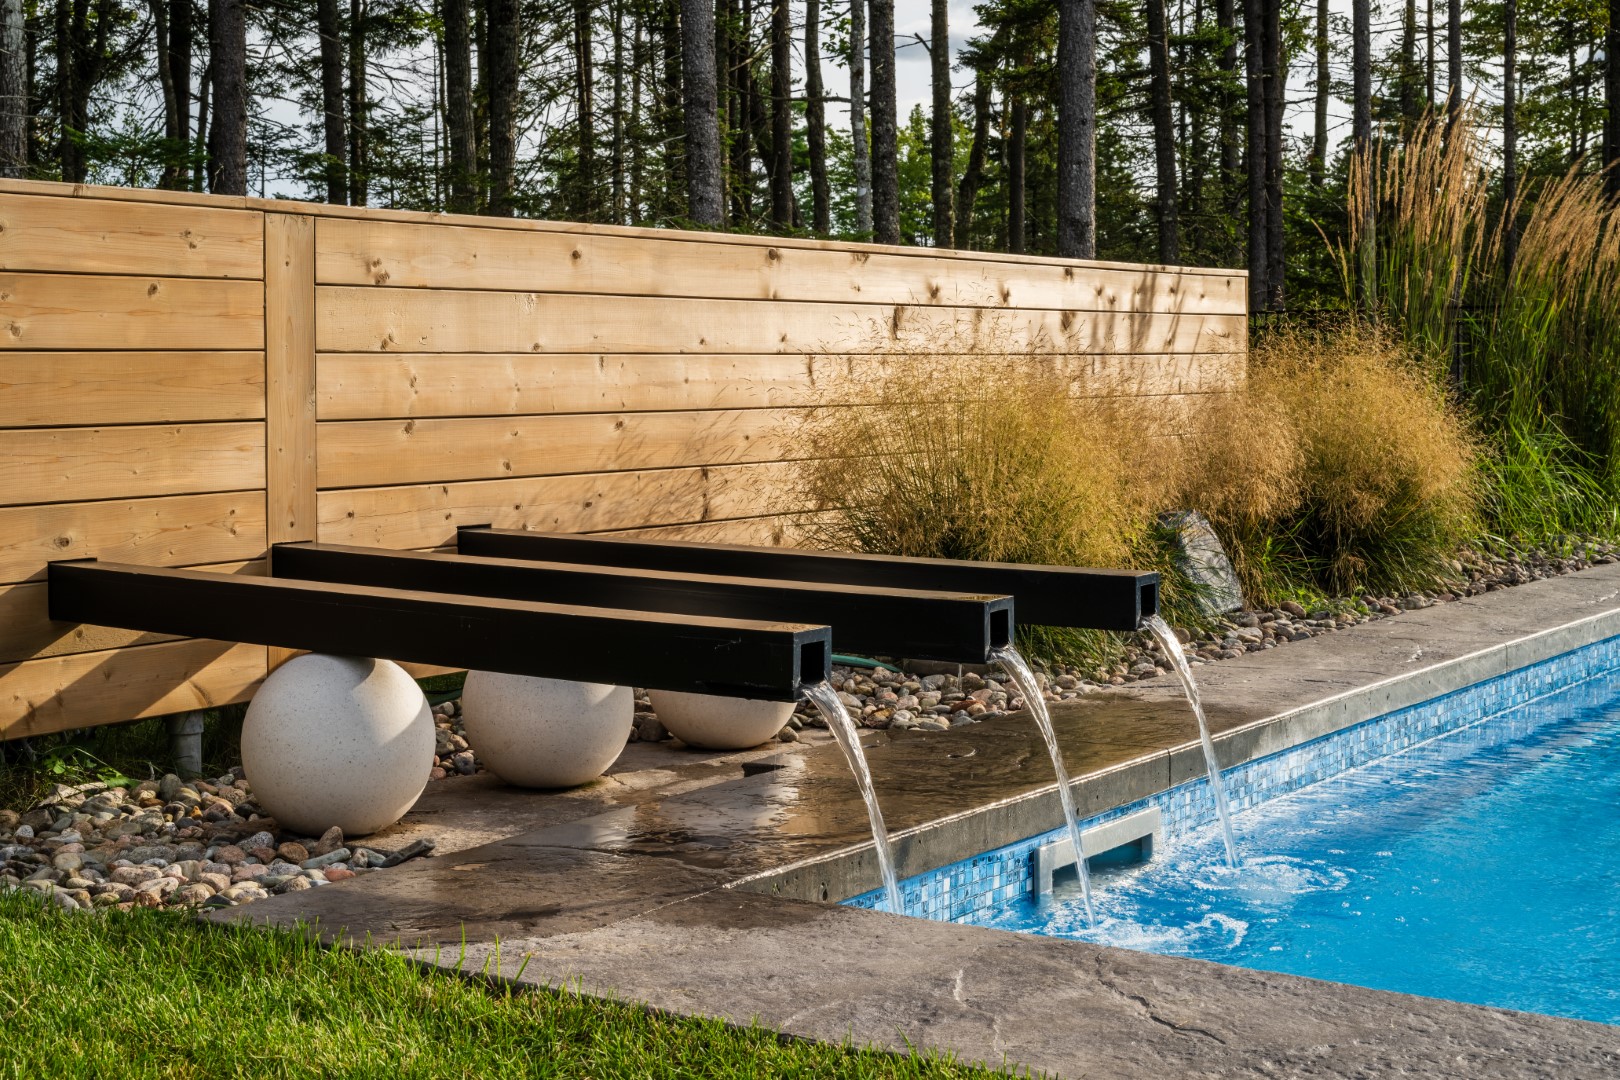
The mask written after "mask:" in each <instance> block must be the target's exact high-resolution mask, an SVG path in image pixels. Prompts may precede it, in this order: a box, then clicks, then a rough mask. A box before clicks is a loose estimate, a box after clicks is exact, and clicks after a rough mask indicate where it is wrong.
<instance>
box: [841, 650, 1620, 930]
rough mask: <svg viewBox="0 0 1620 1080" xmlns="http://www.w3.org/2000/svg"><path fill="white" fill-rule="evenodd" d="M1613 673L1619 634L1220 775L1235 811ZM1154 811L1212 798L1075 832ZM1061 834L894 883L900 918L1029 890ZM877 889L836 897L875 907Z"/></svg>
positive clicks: (976, 907) (1205, 809)
mask: <svg viewBox="0 0 1620 1080" xmlns="http://www.w3.org/2000/svg"><path fill="white" fill-rule="evenodd" d="M1616 669H1620V637H1613V638H1608V639H1606V640H1604V641H1599V642H1595V643H1594V644H1591V645H1588V646H1585V647H1584V648H1580V649H1576V650H1575V651H1573V652H1568V653H1564V654H1563V655H1561V656H1555V657H1552V658H1551V659H1548V660H1544V661H1542V662H1540V663H1537V664H1532V665H1530V666H1529V667H1525V668H1520V669H1519V670H1517V671H1511V672H1508V673H1507V674H1506V675H1500V676H1497V677H1496V678H1493V679H1488V680H1486V681H1485V682H1481V683H1475V684H1474V685H1472V686H1466V687H1464V688H1462V689H1461V690H1457V691H1455V692H1453V693H1450V694H1445V695H1443V696H1441V697H1437V698H1433V699H1431V700H1429V701H1425V702H1421V703H1420V704H1417V705H1412V706H1409V707H1407V708H1404V709H1398V710H1396V711H1394V712H1391V713H1386V714H1385V715H1383V716H1379V717H1374V718H1373V719H1371V720H1367V721H1365V722H1363V723H1360V724H1357V725H1355V726H1354V727H1349V728H1345V729H1344V730H1342V731H1336V732H1333V733H1332V734H1329V735H1324V736H1323V737H1321V738H1319V739H1314V740H1312V741H1311V742H1307V743H1301V744H1300V745H1299V746H1295V747H1291V748H1289V749H1287V750H1282V751H1279V752H1278V753H1275V754H1271V755H1269V756H1267V757H1263V758H1256V759H1255V760H1253V761H1249V762H1245V763H1244V764H1242V765H1237V766H1234V767H1233V768H1231V769H1228V770H1226V771H1225V772H1224V773H1222V774H1221V775H1222V777H1223V778H1224V779H1225V781H1226V793H1227V799H1228V801H1229V802H1230V803H1231V806H1232V809H1233V810H1234V811H1242V810H1248V809H1251V808H1252V807H1254V806H1257V805H1259V804H1260V803H1262V802H1265V801H1266V800H1268V799H1274V798H1276V797H1277V796H1279V795H1285V794H1287V793H1289V792H1291V791H1297V790H1299V789H1300V788H1302V787H1306V786H1308V785H1310V784H1314V783H1317V782H1319V781H1321V780H1325V779H1327V778H1328V777H1331V776H1337V775H1338V774H1339V773H1342V772H1344V771H1345V770H1347V769H1353V768H1356V767H1358V766H1361V765H1365V764H1367V763H1368V762H1370V761H1376V760H1377V759H1379V758H1382V757H1388V756H1389V755H1390V754H1395V753H1399V752H1400V751H1402V750H1405V749H1407V748H1409V747H1412V746H1416V745H1417V744H1418V743H1421V742H1425V741H1427V740H1429V739H1433V738H1436V737H1437V736H1440V735H1444V734H1448V733H1450V732H1455V731H1458V730H1460V729H1462V728H1465V727H1468V726H1470V725H1473V724H1478V723H1479V722H1480V721H1482V720H1487V719H1490V718H1491V717H1493V716H1497V715H1500V714H1501V713H1504V712H1507V711H1509V710H1511V709H1515V708H1517V707H1519V706H1521V705H1525V704H1527V703H1529V702H1531V701H1534V700H1535V699H1537V698H1539V697H1544V696H1546V695H1547V694H1550V693H1553V692H1555V691H1558V690H1562V689H1564V688H1566V687H1569V686H1573V685H1575V684H1576V683H1579V682H1584V681H1585V680H1587V679H1591V678H1595V677H1597V676H1599V675H1603V674H1607V673H1609V672H1612V671H1615V670H1616ZM1148 807H1158V809H1159V813H1160V815H1161V818H1162V823H1163V827H1164V835H1165V839H1166V840H1170V841H1173V840H1174V839H1175V838H1176V837H1177V836H1178V835H1179V834H1182V833H1185V832H1188V831H1190V830H1193V829H1199V828H1202V827H1204V826H1207V825H1210V824H1211V823H1213V822H1214V820H1215V798H1214V795H1213V793H1212V792H1211V790H1210V786H1209V782H1208V780H1206V779H1205V778H1203V777H1199V778H1198V779H1195V780H1191V781H1188V782H1187V783H1185V784H1178V785H1177V786H1175V787H1173V788H1169V789H1167V790H1165V791H1161V792H1159V793H1158V794H1156V795H1151V796H1149V797H1148V798H1145V799H1141V800H1139V801H1137V802H1134V803H1130V804H1128V805H1126V806H1119V807H1115V808H1114V809H1112V810H1107V811H1104V812H1102V813H1100V814H1097V815H1095V816H1093V817H1089V818H1086V819H1084V820H1083V821H1081V823H1080V827H1081V828H1082V829H1089V828H1091V827H1093V826H1095V825H1101V824H1104V823H1105V822H1108V821H1112V820H1114V819H1115V818H1119V817H1124V816H1126V815H1127V814H1134V813H1136V812H1138V811H1140V810H1144V809H1147V808H1148ZM1064 835H1066V833H1065V830H1064V829H1062V828H1061V827H1059V828H1056V829H1053V830H1051V831H1050V832H1046V833H1042V834H1041V835H1039V836H1032V837H1029V838H1027V839H1025V840H1020V841H1018V842H1017V843H1013V844H1008V845H1006V846H1005V847H1001V848H997V849H996V850H994V851H987V852H985V853H984V854H982V855H976V856H974V857H973V858H971V859H966V860H963V861H962V862H959V863H955V864H953V865H951V866H944V867H940V868H939V869H938V870H931V871H929V872H928V873H926V874H919V875H917V876H916V877H913V878H908V879H907V880H905V881H904V882H902V883H901V899H902V901H903V902H904V904H905V907H906V914H908V915H914V916H917V917H920V918H925V919H935V920H938V921H942V922H966V921H971V920H972V919H974V918H975V917H976V916H977V915H978V914H979V913H981V912H984V911H987V910H988V909H990V908H993V907H996V906H997V905H1000V904H1003V903H1006V902H1007V901H1009V900H1012V899H1014V898H1016V897H1018V896H1023V895H1026V894H1028V893H1029V891H1030V890H1031V889H1032V888H1033V887H1034V876H1033V867H1032V862H1033V855H1034V852H1035V849H1036V848H1039V847H1041V846H1042V845H1045V844H1049V843H1051V842H1053V841H1054V840H1057V839H1060V838H1061V837H1062V836H1064ZM881 899H882V890H881V889H878V890H874V891H872V892H869V893H863V894H862V895H860V896H856V897H852V898H850V899H848V900H845V901H844V903H846V904H850V905H852V906H854V907H877V906H878V905H879V903H880V902H881Z"/></svg>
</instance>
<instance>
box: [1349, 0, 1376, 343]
mask: <svg viewBox="0 0 1620 1080" xmlns="http://www.w3.org/2000/svg"><path fill="white" fill-rule="evenodd" d="M1350 19H1351V29H1352V33H1351V58H1350V69H1351V83H1352V91H1351V123H1350V129H1351V133H1352V138H1353V147H1354V153H1355V156H1356V159H1357V160H1359V161H1361V162H1363V163H1364V164H1365V166H1366V167H1367V168H1369V169H1370V168H1371V167H1372V165H1371V161H1370V158H1371V156H1372V152H1373V141H1372V3H1371V0H1351V5H1350ZM1360 213H1361V220H1360V221H1358V222H1355V223H1354V225H1353V227H1354V229H1355V233H1356V297H1357V299H1358V300H1359V301H1360V304H1361V309H1362V311H1363V312H1371V311H1372V309H1373V306H1374V304H1375V303H1376V294H1375V292H1374V284H1375V279H1376V275H1377V271H1378V267H1377V252H1378V249H1377V240H1376V238H1375V237H1374V236H1373V229H1374V227H1375V226H1376V221H1375V219H1374V213H1373V204H1372V200H1371V199H1366V200H1363V205H1362V207H1361V210H1360Z"/></svg>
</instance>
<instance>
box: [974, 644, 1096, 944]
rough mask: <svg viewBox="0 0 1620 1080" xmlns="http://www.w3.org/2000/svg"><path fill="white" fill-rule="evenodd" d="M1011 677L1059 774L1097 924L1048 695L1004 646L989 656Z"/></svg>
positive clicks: (1077, 863)
mask: <svg viewBox="0 0 1620 1080" xmlns="http://www.w3.org/2000/svg"><path fill="white" fill-rule="evenodd" d="M990 659H992V660H995V661H997V662H998V663H1000V664H1001V666H1002V667H1003V668H1005V669H1006V670H1007V674H1008V675H1010V676H1012V681H1013V683H1014V684H1015V685H1017V687H1018V692H1019V693H1020V694H1022V695H1023V696H1024V706H1025V707H1026V708H1027V709H1029V711H1030V715H1032V716H1034V717H1035V726H1036V727H1038V728H1040V729H1041V738H1043V739H1045V740H1046V749H1047V752H1048V753H1050V754H1051V755H1052V771H1053V772H1055V773H1057V781H1058V801H1059V802H1060V803H1062V804H1063V823H1064V824H1065V825H1067V826H1068V827H1069V840H1070V842H1071V843H1073V844H1074V868H1075V871H1076V872H1077V873H1078V874H1079V876H1080V897H1081V899H1082V900H1084V901H1085V906H1086V921H1087V922H1089V923H1090V924H1091V925H1093V926H1095V925H1096V924H1097V915H1096V913H1095V912H1094V911H1092V909H1091V872H1090V871H1089V870H1088V869H1087V868H1086V857H1085V854H1084V853H1083V849H1082V848H1081V847H1080V820H1079V818H1078V817H1077V816H1076V815H1075V812H1074V792H1073V791H1072V790H1071V789H1070V788H1069V770H1068V769H1066V768H1064V767H1063V751H1062V750H1060V749H1058V742H1057V732H1056V731H1054V730H1052V714H1051V713H1050V712H1049V711H1048V710H1047V708H1046V695H1045V694H1043V693H1041V686H1040V683H1038V682H1036V681H1035V673H1034V672H1033V671H1031V670H1030V668H1029V664H1028V662H1027V661H1025V660H1024V657H1023V655H1022V654H1021V653H1019V651H1018V650H1017V649H1016V648H1014V647H1013V646H1011V645H1003V646H1002V647H1001V648H999V649H996V650H995V651H994V652H992V653H991V654H990Z"/></svg>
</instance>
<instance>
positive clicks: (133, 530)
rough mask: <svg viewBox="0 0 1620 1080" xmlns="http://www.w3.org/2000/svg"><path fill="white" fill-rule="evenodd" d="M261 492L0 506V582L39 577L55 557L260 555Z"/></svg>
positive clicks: (152, 561) (149, 559)
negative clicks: (49, 504) (48, 504)
mask: <svg viewBox="0 0 1620 1080" xmlns="http://www.w3.org/2000/svg"><path fill="white" fill-rule="evenodd" d="M264 535H265V532H264V493H263V492H262V491H246V492H225V493H223V494H215V495H183V496H179V497H176V498H167V499H130V500H111V501H107V502H85V503H57V504H55V505H52V506H18V507H8V508H0V583H8V582H14V581H26V580H28V579H30V578H39V577H43V576H44V573H45V564H46V563H48V562H51V561H52V560H55V559H87V558H97V559H106V560H109V561H113V562H132V563H146V564H149V565H153V566H199V565H202V564H204V563H221V562H234V561H241V560H246V559H257V558H261V557H262V556H263V555H264V551H265V543H264Z"/></svg>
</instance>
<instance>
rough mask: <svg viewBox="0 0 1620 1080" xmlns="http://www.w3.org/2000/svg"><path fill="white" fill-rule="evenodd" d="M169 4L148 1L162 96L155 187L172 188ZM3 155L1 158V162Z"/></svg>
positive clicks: (175, 112) (175, 109) (175, 133)
mask: <svg viewBox="0 0 1620 1080" xmlns="http://www.w3.org/2000/svg"><path fill="white" fill-rule="evenodd" d="M168 2H169V0H147V7H148V8H149V9H150V10H151V12H152V41H153V44H154V45H155V46H156V47H157V73H158V88H159V89H160V90H161V91H162V94H163V141H164V143H165V146H164V148H163V157H164V159H165V160H164V163H163V174H162V176H160V177H159V178H158V187H160V188H172V187H174V182H175V175H176V170H175V166H174V160H173V154H174V149H175V147H176V145H178V143H179V139H180V132H179V130H178V128H179V123H180V106H179V103H178V102H177V101H176V100H175V94H174V68H173V67H172V66H171V65H170V64H169V9H168ZM3 158H4V155H3V154H0V160H3Z"/></svg>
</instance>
